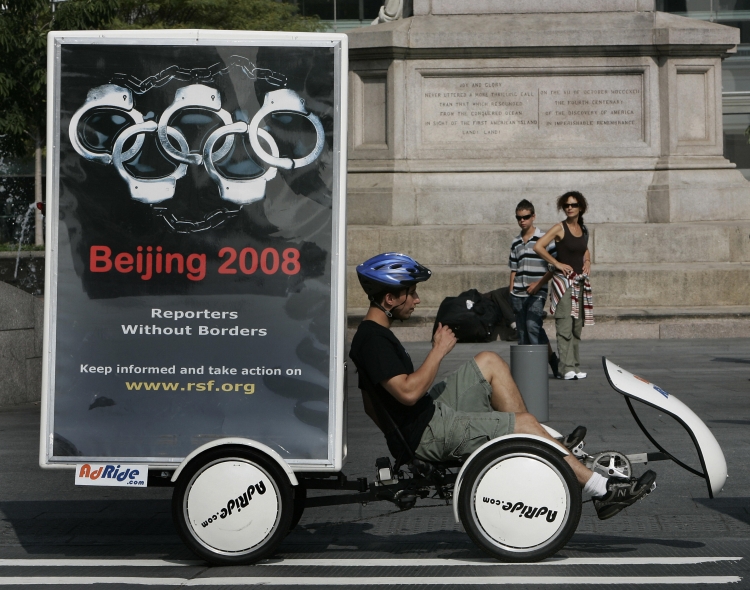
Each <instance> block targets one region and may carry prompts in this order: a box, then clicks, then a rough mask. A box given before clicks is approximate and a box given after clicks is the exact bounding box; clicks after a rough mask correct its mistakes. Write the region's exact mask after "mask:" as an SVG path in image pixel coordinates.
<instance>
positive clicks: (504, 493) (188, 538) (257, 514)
mask: <svg viewBox="0 0 750 590" xmlns="http://www.w3.org/2000/svg"><path fill="white" fill-rule="evenodd" d="M357 272H358V276H359V279H360V282H361V283H362V285H363V287H364V289H365V291H366V292H367V293H368V296H369V297H370V301H371V303H372V305H371V307H370V309H369V311H368V314H367V316H366V317H365V320H364V321H363V322H362V324H361V325H360V327H359V329H358V331H357V334H356V335H355V337H354V339H353V341H352V348H351V353H350V354H351V358H352V359H353V360H354V362H355V364H356V366H357V368H358V375H359V385H360V387H361V390H362V394H363V401H364V407H365V411H366V413H367V414H368V416H370V418H372V420H373V421H374V422H375V424H376V425H377V426H378V428H380V430H382V432H383V433H384V434H385V438H386V441H387V444H388V448H389V450H390V451H391V454H392V455H393V457H394V459H395V463H392V462H391V459H390V458H388V457H381V458H379V459H377V461H376V476H375V481H374V482H372V483H369V484H368V483H367V481H366V479H364V478H360V479H358V480H357V481H356V482H349V481H347V479H346V477H345V476H344V475H343V474H342V473H335V474H325V473H314V472H307V473H305V472H299V471H298V472H297V473H296V474H295V475H296V480H297V481H296V484H297V485H295V486H293V492H292V486H290V485H289V483H290V480H291V477H290V476H292V472H291V470H289V471H288V472H287V473H286V474H283V473H282V472H281V470H280V469H279V468H278V465H274V464H273V462H272V461H268V460H267V459H263V458H262V455H259V454H257V453H256V451H252V452H250V453H248V451H244V452H236V454H235V455H232V453H231V452H217V453H216V454H215V456H213V455H211V454H210V453H207V456H206V457H205V458H204V459H203V460H201V461H198V462H192V463H191V458H190V457H188V459H186V461H185V463H188V464H189V466H190V469H189V471H186V472H184V473H180V470H178V472H177V473H175V475H174V477H173V478H172V479H173V481H174V480H176V482H177V489H176V491H175V496H174V500H173V507H174V515H175V519H176V520H177V522H178V523H179V528H180V534H181V536H182V538H183V540H184V541H185V542H186V543H187V544H188V545H189V546H190V547H191V548H192V549H193V550H194V551H195V552H196V553H198V554H199V555H200V556H202V557H203V558H205V559H206V560H208V561H210V562H212V563H217V564H230V563H233V564H238V563H252V562H255V561H257V560H259V559H261V558H263V557H266V556H268V555H270V554H271V553H272V552H273V550H274V549H275V548H276V547H277V546H278V544H279V543H280V542H281V540H282V539H283V537H284V536H285V535H286V533H287V531H288V530H289V529H290V528H293V527H294V526H295V525H296V524H297V522H299V519H300V518H301V516H302V512H303V510H304V509H305V507H313V506H325V505H337V504H346V503H360V502H362V503H364V502H372V501H378V500H387V501H390V502H392V503H393V504H395V505H396V506H398V507H399V508H401V509H402V510H406V509H410V508H412V507H413V506H414V505H415V504H416V502H417V501H418V499H420V498H426V497H428V496H429V497H437V498H441V499H444V500H445V501H446V502H449V501H453V512H454V516H455V518H456V521H457V522H461V523H462V524H463V526H464V528H465V530H466V532H467V533H468V535H469V536H470V538H471V539H472V541H474V543H476V544H477V545H478V546H479V547H481V548H482V549H483V550H484V551H486V552H487V553H489V554H490V555H492V556H493V557H496V558H498V559H500V560H502V561H508V562H529V561H538V560H541V559H544V558H546V557H549V556H551V555H553V554H554V553H556V552H557V551H558V550H559V549H561V548H562V547H563V546H564V545H565V544H566V543H567V542H568V540H569V539H570V538H571V536H572V535H573V533H574V532H575V530H576V527H577V526H578V521H579V518H580V516H581V509H582V496H583V495H584V494H585V495H587V496H590V497H591V499H592V501H593V505H594V508H595V510H596V512H597V515H598V517H599V518H600V519H608V518H611V517H613V516H615V515H616V514H617V513H618V512H620V511H621V510H623V509H624V508H626V507H627V506H630V505H631V504H633V503H635V502H636V501H638V500H639V499H642V498H644V497H645V496H646V495H648V494H649V493H650V492H651V491H653V490H654V489H655V487H656V482H655V480H656V474H655V473H654V472H653V471H651V470H647V471H645V472H644V473H642V474H641V475H640V476H639V477H635V476H634V475H633V467H632V466H633V464H635V463H647V462H649V461H657V460H663V459H672V460H674V461H675V462H677V463H678V464H680V465H681V466H682V467H684V468H686V469H688V470H689V471H691V472H693V473H695V474H697V475H699V476H701V477H703V478H705V479H706V483H707V486H708V493H709V496H710V497H713V495H714V494H715V493H718V492H719V491H720V490H721V488H722V487H723V485H724V482H725V480H726V477H727V473H726V462H725V460H724V456H723V453H722V451H721V448H720V447H719V445H718V443H717V442H716V439H715V438H714V437H713V435H712V434H711V432H710V431H709V430H708V428H707V427H706V426H705V424H704V423H703V422H702V421H701V420H700V418H698V417H697V416H696V415H695V414H694V413H693V412H692V411H691V410H690V409H689V408H688V407H687V406H685V405H684V404H683V403H681V402H680V401H679V400H678V399H676V398H675V397H674V396H671V395H669V394H668V393H667V392H665V391H664V390H663V389H661V388H659V387H658V386H656V385H653V384H651V383H649V382H648V381H646V380H645V379H642V378H641V377H638V376H635V375H633V374H631V373H629V372H627V371H625V370H624V369H622V368H620V367H618V366H617V365H615V364H613V363H611V362H610V361H608V360H606V359H604V358H603V359H602V361H603V366H604V371H605V374H606V375H607V378H608V380H609V382H610V384H611V385H612V387H613V388H614V389H615V390H616V391H618V392H619V393H621V394H622V395H623V396H624V397H625V399H626V402H627V404H628V407H629V408H630V410H631V412H632V413H633V416H634V418H635V420H636V422H637V423H638V425H639V426H640V427H641V429H642V430H643V431H644V433H645V434H646V436H647V437H648V438H649V440H651V442H652V443H653V444H654V445H655V446H656V447H657V448H658V449H659V451H660V452H656V453H641V454H636V455H624V454H622V453H619V452H616V451H607V452H604V453H598V454H593V455H591V454H587V453H586V452H584V450H583V449H584V446H585V442H584V440H583V439H584V437H585V435H586V429H585V428H584V427H580V426H579V427H578V428H576V429H575V430H574V431H573V432H572V433H570V434H569V435H567V436H562V435H561V434H560V433H557V432H555V431H554V430H552V429H551V428H549V427H547V426H542V425H540V424H539V423H538V422H537V421H536V419H535V418H534V417H533V416H532V415H531V414H529V413H528V412H526V411H525V406H524V403H523V399H522V398H521V396H520V394H519V392H518V388H517V387H516V386H515V383H514V382H513V379H512V377H511V376H510V372H509V370H508V367H507V365H506V364H505V363H504V362H503V361H502V360H501V359H500V358H499V357H498V356H497V355H495V354H494V353H489V352H484V353H480V354H478V355H477V356H476V357H474V359H472V360H471V361H469V362H468V363H466V364H464V365H463V366H462V367H460V368H459V369H458V370H457V371H456V372H454V373H452V374H451V375H450V376H449V377H448V378H447V379H446V380H445V381H443V382H440V383H438V384H436V385H434V386H432V387H431V388H430V387H429V386H430V385H431V383H432V381H433V379H434V378H435V375H436V374H437V370H438V366H439V364H440V361H441V360H442V358H443V357H444V356H445V355H446V354H447V353H448V352H450V350H451V349H452V348H453V346H454V344H455V338H454V337H453V335H452V333H451V331H450V330H449V329H448V328H445V327H440V328H439V329H438V331H437V332H436V334H435V338H434V341H433V347H432V350H431V351H430V353H429V354H428V355H427V358H426V359H425V361H424V363H423V364H422V365H421V366H420V367H419V369H417V370H416V371H415V370H414V369H413V366H412V364H411V359H410V358H409V355H408V353H406V351H405V350H404V349H403V347H402V346H401V344H400V343H399V342H398V340H397V339H396V337H395V336H394V335H393V332H391V330H390V329H389V326H390V324H391V322H392V321H393V320H394V319H406V318H408V317H409V316H410V315H411V313H412V312H413V311H414V307H415V305H416V304H418V303H419V296H418V295H417V292H416V285H417V283H419V282H421V281H424V280H427V279H428V278H429V277H430V271H429V270H428V269H426V268H425V267H423V266H421V265H419V264H418V263H416V262H415V261H413V260H412V259H411V258H409V257H407V256H404V255H402V254H394V253H388V254H383V255H379V256H376V257H374V258H373V259H370V260H368V261H367V262H366V263H364V264H362V265H360V266H359V267H358V268H357ZM428 388H429V389H428ZM425 392H426V393H425ZM631 400H637V401H640V402H643V403H645V404H646V405H648V406H651V407H655V408H659V409H660V410H661V411H663V412H665V413H667V414H669V415H671V416H672V417H674V418H675V419H676V420H677V421H678V422H679V423H680V424H682V426H683V427H684V428H685V429H686V430H687V431H688V433H689V435H690V437H691V438H692V440H693V441H694V443H695V446H696V449H697V451H698V456H699V459H700V463H701V467H702V469H703V471H702V472H700V471H697V470H695V469H692V468H690V467H688V466H687V465H685V464H684V463H682V462H681V461H679V460H678V459H677V458H675V457H673V456H672V455H671V454H669V453H668V452H667V451H666V450H665V449H663V448H662V447H661V446H660V445H659V443H658V442H656V441H655V440H654V439H653V437H652V436H651V435H650V434H649V433H648V432H647V431H646V429H645V427H644V426H643V424H642V423H641V421H640V419H639V418H638V416H637V415H636V413H635V411H634V409H633V404H632V401H631ZM226 450H227V451H228V450H229V449H226ZM264 450H265V451H266V452H269V451H270V449H264ZM271 453H272V451H271ZM269 454H270V453H269ZM240 466H242V470H244V472H246V474H242V473H239V472H236V470H237V469H238V468H239V467H240ZM219 469H223V470H225V471H226V473H224V474H219V473H218V470H219ZM214 472H216V473H214ZM250 473H252V474H254V475H256V479H257V480H258V481H257V482H255V484H254V486H253V485H252V484H251V485H249V486H248V489H247V492H246V495H247V498H248V499H249V500H250V499H252V502H244V496H245V493H244V492H243V489H240V488H242V487H243V486H244V485H245V483H248V482H251V481H253V482H254V480H253V478H252V477H249V478H248V475H247V474H250ZM217 475H219V479H216V476H217ZM266 478H267V479H266ZM203 480H206V481H205V482H204V481H203ZM235 480H238V481H241V482H242V483H236V481H235ZM266 481H268V483H265V482H266ZM219 482H221V484H220V485H219ZM260 485H263V486H264V487H265V489H263V488H261V487H259V486H260ZM218 487H221V488H224V487H226V488H231V489H234V488H237V489H238V492H239V495H238V498H237V499H236V500H235V499H233V500H229V502H228V503H226V506H224V505H223V504H221V503H220V502H217V503H216V504H217V507H218V508H221V511H220V512H218V513H217V514H218V516H216V515H214V516H213V517H209V519H208V522H209V523H210V524H209V526H207V525H206V524H205V521H202V520H201V519H202V518H203V516H201V515H202V514H204V513H205V512H206V511H205V510H201V509H200V508H199V506H201V505H202V504H204V503H207V498H208V497H209V496H210V495H212V494H216V500H218V496H221V497H222V498H224V497H225V496H226V495H227V494H226V490H224V489H222V491H221V492H218V493H217V488H218ZM253 488H254V489H253ZM309 489H319V490H320V489H329V490H333V489H335V490H352V491H355V492H356V493H353V494H348V495H332V496H322V497H315V498H309V499H307V498H306V492H307V490H309ZM269 492H270V493H269ZM290 507H291V508H290ZM232 508H234V510H235V512H236V513H239V512H240V511H243V512H242V516H239V515H238V516H237V517H236V518H235V521H234V522H232V523H231V524H230V520H229V519H228V518H227V519H226V520H224V519H225V518H226V517H227V514H225V513H226V512H227V511H228V512H229V513H231V511H232ZM274 515H275V516H276V518H275V519H274ZM211 518H213V520H211ZM256 519H259V520H260V521H261V523H265V524H263V525H262V526H257V524H256V523H257V521H256ZM199 521H201V522H199ZM213 523H217V524H216V525H215V528H214V531H212V532H214V534H210V533H209V531H208V530H207V529H208V528H210V525H213ZM263 531H267V532H266V533H265V535H266V536H263Z"/></svg>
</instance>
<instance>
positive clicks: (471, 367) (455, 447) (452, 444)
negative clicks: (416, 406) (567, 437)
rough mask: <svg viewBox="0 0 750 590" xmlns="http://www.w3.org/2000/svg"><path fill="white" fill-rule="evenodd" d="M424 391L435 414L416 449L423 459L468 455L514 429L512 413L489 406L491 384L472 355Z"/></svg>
mask: <svg viewBox="0 0 750 590" xmlns="http://www.w3.org/2000/svg"><path fill="white" fill-rule="evenodd" d="M427 395H429V396H430V397H431V398H432V399H433V400H434V401H435V415H434V416H433V417H432V420H430V423H429V424H428V425H427V428H425V431H424V433H423V434H422V438H421V440H420V441H419V446H417V450H416V451H415V454H416V456H417V457H418V458H420V459H422V460H425V461H447V460H450V459H459V458H461V457H467V456H469V455H471V453H473V452H474V451H476V450H477V449H478V448H479V447H481V446H482V445H483V444H484V443H486V442H487V441H489V440H492V439H493V438H497V437H499V436H503V435H505V434H511V433H512V432H513V430H514V429H515V426H516V415H515V414H512V413H508V412H496V411H495V410H493V409H492V406H491V405H490V396H491V395H492V388H491V387H490V384H489V383H487V380H486V379H485V378H484V376H483V375H482V372H481V371H480V370H479V367H478V366H477V363H476V362H475V361H474V359H471V360H470V361H469V362H467V363H464V364H463V365H461V366H460V367H459V368H458V370H457V371H455V372H454V373H451V374H450V375H449V376H448V378H447V379H446V380H445V381H441V382H440V383H436V384H435V385H433V386H432V388H431V389H430V391H429V392H428V393H427Z"/></svg>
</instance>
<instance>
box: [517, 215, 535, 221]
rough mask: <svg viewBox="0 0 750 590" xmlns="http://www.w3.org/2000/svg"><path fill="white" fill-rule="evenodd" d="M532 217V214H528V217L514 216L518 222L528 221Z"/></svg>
mask: <svg viewBox="0 0 750 590" xmlns="http://www.w3.org/2000/svg"><path fill="white" fill-rule="evenodd" d="M532 217H534V214H533V213H529V214H528V215H516V219H517V220H518V221H526V220H528V219H531V218H532Z"/></svg>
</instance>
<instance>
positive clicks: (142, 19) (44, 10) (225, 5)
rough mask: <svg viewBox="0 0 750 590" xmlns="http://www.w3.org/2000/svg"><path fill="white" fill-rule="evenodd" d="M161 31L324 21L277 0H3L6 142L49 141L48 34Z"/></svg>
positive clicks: (1, 114)
mask: <svg viewBox="0 0 750 590" xmlns="http://www.w3.org/2000/svg"><path fill="white" fill-rule="evenodd" d="M157 28H196V29H233V30H277V31H315V30H319V29H320V24H319V21H318V20H317V19H315V18H304V17H300V16H298V15H297V12H296V7H295V6H293V5H291V4H284V3H280V2H276V1H275V0H65V1H59V2H52V1H51V0H0V135H1V136H2V140H3V147H4V148H5V149H6V150H7V151H9V152H10V154H11V155H13V156H26V155H29V154H30V153H32V152H33V151H34V149H39V146H40V145H43V144H44V136H45V122H46V114H47V112H46V109H47V106H46V102H47V88H46V87H47V33H48V32H50V31H55V30H57V31H66V30H68V31H70V30H87V29H89V30H90V29H157ZM40 142H41V143H40Z"/></svg>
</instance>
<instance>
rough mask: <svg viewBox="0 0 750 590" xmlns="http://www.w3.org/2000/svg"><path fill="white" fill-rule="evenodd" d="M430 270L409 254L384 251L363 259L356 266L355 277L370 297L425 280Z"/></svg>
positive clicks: (428, 276) (430, 274)
mask: <svg viewBox="0 0 750 590" xmlns="http://www.w3.org/2000/svg"><path fill="white" fill-rule="evenodd" d="M430 276H432V271H431V270H430V269H429V268H427V267H426V266H422V265H421V264H419V262H417V261H416V260H414V259H413V258H412V257H411V256H407V255H406V254H399V253H398V252H385V253H383V254H378V255H377V256H373V257H372V258H370V259H369V260H365V261H364V262H363V263H362V264H360V265H359V266H358V267H357V278H359V284H360V285H362V288H363V289H364V290H365V293H367V295H368V296H369V297H370V299H372V297H374V296H375V295H378V294H380V293H383V292H385V291H398V290H399V289H403V288H405V287H410V286H411V285H416V284H417V283H421V282H422V281H426V280H427V279H429V278H430Z"/></svg>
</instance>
